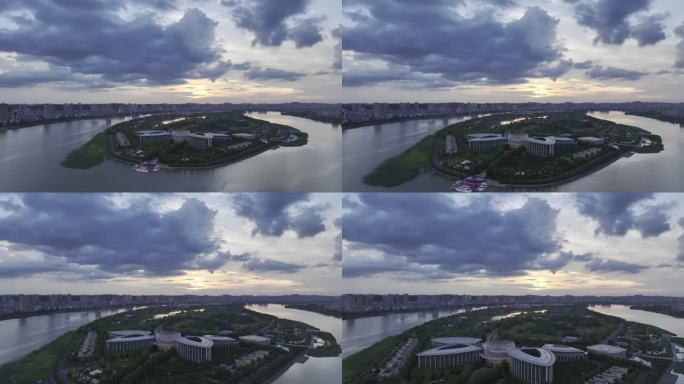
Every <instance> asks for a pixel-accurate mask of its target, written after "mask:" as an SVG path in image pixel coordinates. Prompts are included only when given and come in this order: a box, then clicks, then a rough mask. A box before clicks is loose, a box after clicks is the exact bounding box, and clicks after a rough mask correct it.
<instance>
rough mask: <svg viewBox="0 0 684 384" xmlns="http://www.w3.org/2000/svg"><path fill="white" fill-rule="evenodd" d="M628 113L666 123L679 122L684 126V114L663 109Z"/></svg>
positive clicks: (627, 113)
mask: <svg viewBox="0 0 684 384" xmlns="http://www.w3.org/2000/svg"><path fill="white" fill-rule="evenodd" d="M625 114H626V115H632V116H641V117H647V118H649V119H654V120H660V121H664V122H666V123H672V124H679V125H680V126H681V127H684V116H681V115H668V114H667V113H666V112H663V111H645V112H625Z"/></svg>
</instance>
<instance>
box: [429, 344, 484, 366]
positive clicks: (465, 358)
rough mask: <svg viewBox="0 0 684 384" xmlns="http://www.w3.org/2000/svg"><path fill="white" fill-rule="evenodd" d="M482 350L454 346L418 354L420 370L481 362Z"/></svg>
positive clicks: (474, 346)
mask: <svg viewBox="0 0 684 384" xmlns="http://www.w3.org/2000/svg"><path fill="white" fill-rule="evenodd" d="M481 352H482V348H481V347H479V346H477V345H466V344H454V345H446V346H441V347H437V348H432V349H428V350H426V351H423V352H420V353H418V355H417V356H418V368H429V369H439V368H445V367H455V366H457V365H461V364H467V363H473V362H476V361H478V360H480V353H481Z"/></svg>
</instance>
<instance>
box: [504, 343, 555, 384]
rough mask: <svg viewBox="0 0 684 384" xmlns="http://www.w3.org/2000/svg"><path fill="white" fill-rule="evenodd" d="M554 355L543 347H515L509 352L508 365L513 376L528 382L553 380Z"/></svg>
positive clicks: (536, 383) (540, 382) (533, 383)
mask: <svg viewBox="0 0 684 384" xmlns="http://www.w3.org/2000/svg"><path fill="white" fill-rule="evenodd" d="M555 362H556V356H554V354H553V353H551V352H549V351H547V350H546V349H543V348H516V349H514V350H512V351H511V352H510V353H509V358H508V365H509V369H510V370H511V373H512V374H513V376H515V377H516V378H518V379H519V380H522V381H524V382H526V383H530V384H546V383H551V382H553V364H554V363H555Z"/></svg>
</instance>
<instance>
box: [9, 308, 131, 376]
mask: <svg viewBox="0 0 684 384" xmlns="http://www.w3.org/2000/svg"><path fill="white" fill-rule="evenodd" d="M127 310H128V309H104V310H93V311H83V312H60V313H53V314H50V315H40V316H31V317H23V318H19V319H9V320H2V321H0V365H3V364H5V363H8V362H11V361H15V360H19V359H21V358H22V357H24V356H26V355H28V354H29V353H31V352H32V351H35V350H36V349H39V348H41V347H42V346H44V345H45V344H48V343H49V342H51V341H53V340H55V339H57V338H58V337H60V336H62V335H63V334H65V333H67V332H69V331H71V330H74V329H76V328H78V327H80V326H82V325H84V324H87V323H90V322H91V321H95V320H97V319H100V318H103V317H106V316H110V315H114V314H117V313H121V312H126V311H127Z"/></svg>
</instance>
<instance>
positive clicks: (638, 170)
mask: <svg viewBox="0 0 684 384" xmlns="http://www.w3.org/2000/svg"><path fill="white" fill-rule="evenodd" d="M590 115H591V116H593V117H596V118H600V119H604V120H609V121H613V122H616V123H621V124H627V125H632V126H636V127H639V128H643V129H645V130H647V131H650V132H652V133H654V134H657V135H660V136H661V137H662V138H663V143H664V145H665V150H664V151H662V152H660V153H657V154H634V155H633V156H631V157H625V158H620V159H619V160H617V161H616V162H614V163H612V164H610V165H609V166H607V167H605V168H602V169H600V170H598V171H597V172H594V173H592V174H590V175H587V176H585V177H582V178H580V179H577V180H574V181H571V182H569V183H566V184H562V185H559V186H555V187H547V188H516V189H514V190H515V191H548V192H647V191H659V192H682V191H684V174H683V173H681V172H680V169H679V167H678V166H677V165H678V164H684V134H683V133H682V132H683V131H684V130H683V129H682V128H681V127H680V126H679V125H677V124H671V123H666V122H662V121H659V120H654V119H648V118H645V117H639V116H629V115H625V114H624V113H623V112H597V113H591V114H590ZM466 119H468V118H457V119H433V120H414V121H405V122H400V123H388V124H380V125H373V126H367V127H362V128H355V129H350V130H347V131H344V132H343V133H342V143H343V147H344V153H343V166H342V168H343V181H342V185H343V188H344V190H345V191H349V192H363V191H389V190H391V191H415V192H446V191H448V190H449V186H450V184H451V181H450V180H448V179H446V178H444V177H441V176H437V175H431V174H422V175H420V176H418V177H417V178H415V179H413V180H411V181H409V182H407V183H404V184H402V185H401V186H399V187H396V188H377V187H370V186H368V185H365V184H364V183H363V177H364V176H365V175H367V174H368V173H370V172H372V171H373V169H375V167H377V166H378V165H380V164H381V163H382V162H383V161H384V160H386V159H388V158H391V157H394V156H397V155H398V154H400V153H401V152H403V151H404V150H406V149H407V148H409V147H411V146H412V145H414V144H415V143H417V142H418V141H420V139H422V138H423V137H425V136H426V135H428V134H431V133H434V132H436V131H438V130H440V129H442V128H443V127H445V126H447V125H449V124H453V123H455V122H458V121H463V120H466ZM511 190H513V189H511ZM491 191H492V192H496V191H497V190H494V189H491Z"/></svg>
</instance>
